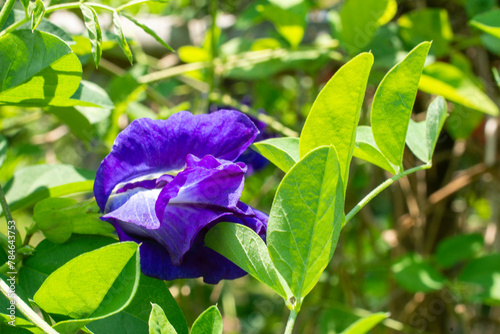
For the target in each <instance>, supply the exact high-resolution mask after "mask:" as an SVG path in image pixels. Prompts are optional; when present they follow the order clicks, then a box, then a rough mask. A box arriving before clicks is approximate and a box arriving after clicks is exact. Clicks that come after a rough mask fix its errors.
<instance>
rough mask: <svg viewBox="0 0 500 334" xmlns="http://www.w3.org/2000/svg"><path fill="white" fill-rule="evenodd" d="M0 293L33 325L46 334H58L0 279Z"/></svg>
mask: <svg viewBox="0 0 500 334" xmlns="http://www.w3.org/2000/svg"><path fill="white" fill-rule="evenodd" d="M0 291H2V293H3V294H4V296H5V297H7V298H8V299H9V300H13V301H14V302H15V305H16V308H17V309H18V310H19V311H21V313H22V314H24V315H25V316H26V318H27V319H28V320H29V321H31V322H32V323H33V324H35V325H36V326H38V327H39V328H40V329H41V330H42V331H44V332H45V333H47V334H58V333H57V332H56V331H55V330H54V329H53V328H52V327H50V325H49V324H48V323H46V322H45V321H44V320H43V319H42V318H40V317H39V316H38V314H36V313H35V311H33V310H32V309H31V307H29V306H28V305H27V304H26V303H25V302H24V301H23V300H22V299H21V298H19V297H18V296H17V295H16V294H15V293H14V292H12V291H10V288H9V286H8V285H7V283H5V282H4V281H3V280H2V279H0Z"/></svg>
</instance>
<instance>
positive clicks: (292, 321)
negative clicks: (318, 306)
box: [285, 309, 298, 334]
mask: <svg viewBox="0 0 500 334" xmlns="http://www.w3.org/2000/svg"><path fill="white" fill-rule="evenodd" d="M297 314H298V313H297V312H296V311H295V309H291V310H290V315H289V316H288V321H287V322H286V328H285V334H292V331H293V325H295V319H296V318H297Z"/></svg>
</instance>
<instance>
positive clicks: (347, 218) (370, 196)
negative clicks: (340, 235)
mask: <svg viewBox="0 0 500 334" xmlns="http://www.w3.org/2000/svg"><path fill="white" fill-rule="evenodd" d="M431 167H432V165H431V164H426V165H420V166H417V167H413V168H410V169H408V170H406V171H404V172H403V173H400V174H398V175H394V176H393V177H391V178H390V179H388V180H385V181H384V182H383V183H381V184H380V185H379V186H378V187H377V188H375V189H373V190H372V191H371V192H370V193H369V194H368V195H366V196H365V198H363V199H362V200H361V201H360V202H359V203H358V204H356V206H355V207H354V208H353V209H352V210H351V211H349V213H348V214H347V215H346V216H345V222H344V226H345V225H347V223H348V222H349V221H350V220H351V219H352V217H354V215H356V214H357V213H358V212H359V210H361V209H362V208H363V207H364V206H365V205H366V204H368V203H369V202H370V201H371V200H372V199H374V198H375V196H377V195H378V194H380V193H381V192H382V191H383V190H384V189H385V188H387V187H389V186H390V185H391V184H393V183H394V182H396V181H397V180H399V179H401V178H402V177H405V176H406V175H409V174H411V173H414V172H417V171H419V170H423V169H429V168H431Z"/></svg>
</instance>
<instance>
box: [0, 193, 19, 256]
mask: <svg viewBox="0 0 500 334" xmlns="http://www.w3.org/2000/svg"><path fill="white" fill-rule="evenodd" d="M0 204H1V205H2V209H3V212H4V213H5V220H6V222H7V231H9V230H10V228H9V227H10V226H9V225H10V224H9V222H13V221H14V218H12V214H11V213H10V209H9V205H8V204H7V200H6V199H5V194H4V193H3V188H2V186H1V185H0ZM11 226H13V227H14V236H15V245H16V247H21V245H22V240H21V235H20V234H19V231H18V230H17V228H16V223H13V225H11ZM7 233H8V232H7ZM8 239H10V238H8Z"/></svg>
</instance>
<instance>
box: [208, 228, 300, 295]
mask: <svg viewBox="0 0 500 334" xmlns="http://www.w3.org/2000/svg"><path fill="white" fill-rule="evenodd" d="M205 244H206V245H207V246H208V247H210V248H211V249H213V250H215V251H216V252H218V253H220V254H222V255H224V256H225V257H226V258H228V259H229V260H231V261H232V262H233V263H235V264H236V265H237V266H238V267H240V268H242V269H243V270H245V271H246V272H248V273H249V274H250V275H252V276H253V277H255V278H256V279H258V280H259V281H260V282H262V283H264V284H266V285H267V286H269V287H270V288H271V289H273V290H274V291H276V293H278V294H279V295H281V296H282V297H283V298H285V299H287V298H289V297H290V296H287V293H286V292H285V290H284V288H283V286H282V284H281V282H280V278H279V276H278V275H279V274H278V272H277V271H276V268H275V266H274V264H273V262H272V261H271V257H270V256H269V252H268V250H267V247H266V244H265V243H264V241H263V240H262V238H261V237H260V236H258V235H257V234H256V233H255V232H254V231H253V230H252V229H250V228H248V227H246V226H243V225H239V224H233V223H218V224H217V225H215V226H214V227H212V228H211V229H210V231H209V232H208V233H207V235H206V237H205Z"/></svg>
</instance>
